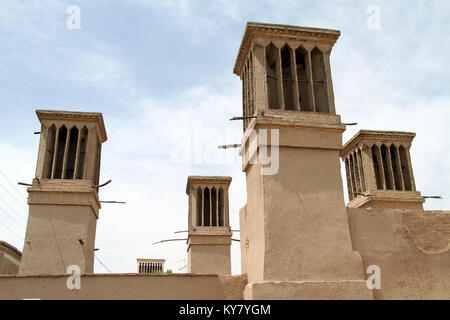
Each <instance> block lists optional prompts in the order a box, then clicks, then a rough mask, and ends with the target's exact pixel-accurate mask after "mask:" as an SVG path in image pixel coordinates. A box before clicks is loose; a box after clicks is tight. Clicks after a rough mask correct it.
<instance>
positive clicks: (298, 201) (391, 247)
mask: <svg viewBox="0 0 450 320" xmlns="http://www.w3.org/2000/svg"><path fill="white" fill-rule="evenodd" d="M339 36H340V32H339V31H336V30H328V29H316V28H305V27H295V26H284V25H274V24H261V23H248V24H247V26H246V29H245V33H244V36H243V38H242V42H241V46H240V48H239V51H238V56H237V59H236V63H235V66H234V73H235V74H236V75H237V76H239V77H240V79H241V81H242V93H243V106H242V113H243V117H242V120H243V140H242V146H241V149H240V154H241V156H242V171H243V172H244V173H245V176H246V190H247V202H246V204H245V206H244V207H243V208H241V210H240V212H239V219H240V248H241V265H242V275H240V276H231V275H230V274H231V264H230V244H231V240H232V239H231V236H232V232H231V229H230V226H229V216H230V215H231V214H237V213H233V212H229V206H228V202H229V200H228V188H229V186H230V183H231V178H230V177H222V176H208V177H205V176H190V177H189V178H188V181H187V186H186V194H187V195H188V199H189V212H188V239H187V256H188V273H187V274H178V275H155V274H142V273H141V272H140V270H141V269H138V273H135V274H126V275H124V274H112V275H95V274H93V260H94V255H93V250H94V243H95V228H96V222H97V219H98V218H99V209H100V203H99V201H98V188H99V172H100V154H101V145H102V143H103V142H105V141H106V131H105V127H104V124H103V119H102V116H101V114H97V113H75V112H61V111H37V115H38V118H39V120H40V121H41V124H42V131H41V141H40V147H39V154H38V163H37V170H36V178H35V179H33V184H32V186H31V187H30V188H28V192H29V205H30V211H29V220H28V224H27V234H26V239H25V245H24V250H23V258H22V261H21V263H20V270H19V273H20V275H2V276H0V285H2V286H3V287H4V288H7V289H8V290H6V291H1V292H0V298H2V299H6V298H13V299H22V298H30V297H31V296H30V295H32V297H34V298H36V297H41V298H45V299H56V298H63V299H80V298H81V299H83V298H84V299H86V298H87V299H205V300H206V299H249V300H251V299H369V300H372V299H450V212H449V211H424V210H423V202H424V197H422V196H421V194H420V192H419V191H417V190H416V185H415V180H414V174H413V168H412V162H411V155H410V148H411V147H412V146H411V145H412V140H413V139H414V136H415V134H414V133H409V132H392V131H369V130H361V131H360V132H358V133H357V134H356V135H355V136H354V137H353V138H352V139H350V140H349V141H348V142H347V143H346V144H343V143H342V133H343V132H344V131H345V130H346V124H345V123H342V122H341V117H340V115H339V114H338V113H337V110H336V107H335V102H334V92H333V83H332V76H331V74H332V73H331V65H330V55H331V51H332V49H333V46H334V44H335V42H336V41H337V40H338V38H339ZM341 165H343V166H345V168H346V177H342V176H341ZM344 181H345V182H346V183H347V189H348V195H349V203H348V204H346V203H345V199H344V187H343V183H344ZM48 235H52V236H51V237H49V236H48ZM55 252H58V255H55ZM70 264H76V265H79V266H80V267H81V273H82V274H81V282H82V283H85V285H84V286H82V288H81V289H79V290H78V291H77V290H68V289H67V288H65V287H64V285H65V279H66V278H67V277H68V276H69V275H67V274H65V273H66V268H67V266H68V265H70ZM371 276H374V277H375V280H374V282H372V280H371V278H373V277H371ZM377 282H378V283H377ZM150 286H151V290H150V289H149V287H150ZM42 287H45V288H47V289H48V290H47V289H42ZM50 288H51V289H52V291H49V289H50ZM115 288H120V290H114V289H115Z"/></svg>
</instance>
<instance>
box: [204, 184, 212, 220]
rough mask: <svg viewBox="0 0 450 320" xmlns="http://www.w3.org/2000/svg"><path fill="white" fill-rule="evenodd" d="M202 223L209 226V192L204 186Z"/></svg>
mask: <svg viewBox="0 0 450 320" xmlns="http://www.w3.org/2000/svg"><path fill="white" fill-rule="evenodd" d="M203 199H204V201H203V225H204V226H210V225H211V219H210V215H211V193H210V189H209V188H208V187H206V188H205V189H204V190H203Z"/></svg>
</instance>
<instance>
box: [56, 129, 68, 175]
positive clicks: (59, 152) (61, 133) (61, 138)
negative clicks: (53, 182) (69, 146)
mask: <svg viewBox="0 0 450 320" xmlns="http://www.w3.org/2000/svg"><path fill="white" fill-rule="evenodd" d="M66 140H67V128H66V126H64V125H63V126H62V127H61V128H59V130H58V138H57V141H56V154H55V155H56V159H55V167H54V172H53V178H54V179H61V178H62V169H63V161H64V152H65V150H66Z"/></svg>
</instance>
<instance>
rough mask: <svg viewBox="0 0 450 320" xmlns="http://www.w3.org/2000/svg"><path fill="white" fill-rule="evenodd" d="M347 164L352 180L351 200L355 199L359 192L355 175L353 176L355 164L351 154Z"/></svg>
mask: <svg viewBox="0 0 450 320" xmlns="http://www.w3.org/2000/svg"><path fill="white" fill-rule="evenodd" d="M349 164H350V178H351V180H352V193H353V198H356V196H357V194H358V192H359V191H358V188H357V180H356V175H355V164H354V161H353V156H352V155H351V154H350V155H349Z"/></svg>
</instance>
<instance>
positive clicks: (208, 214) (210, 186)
mask: <svg viewBox="0 0 450 320" xmlns="http://www.w3.org/2000/svg"><path fill="white" fill-rule="evenodd" d="M230 183H231V177H214V176H208V177H205V176H201V177H200V176H190V177H188V181H187V185H186V193H187V194H188V196H189V219H188V232H189V234H188V239H187V245H188V248H187V252H188V272H189V273H210V274H221V275H230V274H231V258H230V245H231V235H232V233H231V228H230V223H229V221H230V219H229V213H228V188H229V186H230Z"/></svg>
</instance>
